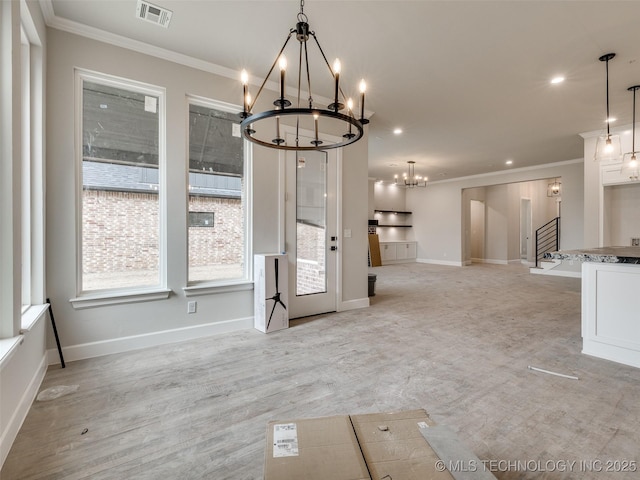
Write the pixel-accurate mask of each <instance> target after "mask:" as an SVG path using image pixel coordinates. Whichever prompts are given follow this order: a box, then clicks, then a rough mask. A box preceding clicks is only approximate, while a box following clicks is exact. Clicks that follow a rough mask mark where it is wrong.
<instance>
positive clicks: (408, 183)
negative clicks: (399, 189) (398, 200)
mask: <svg viewBox="0 0 640 480" xmlns="http://www.w3.org/2000/svg"><path fill="white" fill-rule="evenodd" d="M407 163H408V164H409V171H408V172H407V173H403V174H402V180H403V182H402V183H400V182H399V181H398V175H394V180H395V183H396V185H400V186H405V187H408V188H413V187H426V186H427V180H429V179H428V178H427V177H423V176H421V175H416V171H415V170H416V162H414V161H413V160H409V161H408V162H407Z"/></svg>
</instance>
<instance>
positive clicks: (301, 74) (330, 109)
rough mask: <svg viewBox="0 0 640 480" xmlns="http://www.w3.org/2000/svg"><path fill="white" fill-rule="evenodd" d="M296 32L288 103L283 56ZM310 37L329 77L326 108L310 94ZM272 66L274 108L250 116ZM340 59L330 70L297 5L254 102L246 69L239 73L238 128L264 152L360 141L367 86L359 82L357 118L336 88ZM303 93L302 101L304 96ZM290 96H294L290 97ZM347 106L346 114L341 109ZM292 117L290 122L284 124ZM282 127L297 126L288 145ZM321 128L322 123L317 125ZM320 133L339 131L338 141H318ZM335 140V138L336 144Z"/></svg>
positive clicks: (321, 139)
mask: <svg viewBox="0 0 640 480" xmlns="http://www.w3.org/2000/svg"><path fill="white" fill-rule="evenodd" d="M294 34H295V38H296V40H298V43H299V44H300V45H299V46H300V48H299V52H298V71H297V76H298V82H297V95H296V97H295V98H293V100H294V102H295V106H294V105H293V104H292V101H291V100H289V98H287V95H286V84H285V73H286V69H287V60H286V57H285V55H284V52H285V48H286V47H287V44H288V43H289V40H290V39H291V37H292V36H293V35H294ZM309 37H313V40H314V41H315V44H316V45H317V47H318V50H319V52H320V54H321V57H322V61H324V63H325V64H326V66H327V68H328V70H329V74H330V75H331V78H332V79H333V87H334V89H333V90H334V98H333V103H331V104H330V105H328V106H327V107H323V106H320V105H318V104H317V103H316V102H315V101H314V99H313V95H312V90H311V75H310V73H309V71H310V70H309V48H308V44H309V43H311V42H307V41H308V40H309ZM276 64H278V65H279V67H280V96H279V97H278V98H276V99H275V100H274V101H273V105H274V107H275V108H274V109H273V110H266V111H264V112H259V113H254V112H253V107H254V106H255V105H256V102H257V101H258V98H259V97H260V94H261V93H262V91H263V89H264V86H265V85H266V83H267V81H268V79H269V77H270V76H271V74H272V72H273V70H274V69H275V67H276ZM340 70H341V65H340V61H339V60H337V59H336V61H335V62H334V64H333V68H332V67H331V65H329V61H328V60H327V57H326V55H325V54H324V51H323V50H322V47H321V46H320V43H319V42H318V38H317V37H316V34H315V32H314V31H312V30H310V27H309V23H308V18H307V16H306V15H305V13H304V0H301V1H300V13H298V22H297V24H296V26H295V28H292V29H291V30H290V31H289V35H288V36H287V39H286V40H285V42H284V45H282V48H281V49H280V52H279V53H278V55H277V56H276V59H275V60H274V62H273V64H272V65H271V68H270V69H269V72H268V73H267V75H266V76H265V78H264V81H263V82H262V85H260V88H259V89H258V93H257V94H256V96H255V98H254V99H253V100H252V99H251V96H250V92H249V75H248V74H247V72H246V71H245V70H243V71H242V78H241V80H242V84H243V95H244V102H243V110H242V113H241V114H240V116H241V117H242V119H243V120H242V123H241V129H242V134H243V136H244V137H245V138H246V139H247V140H249V141H251V142H253V143H256V144H258V145H262V146H263V147H268V148H276V149H280V150H302V151H304V150H326V149H330V148H339V147H344V146H346V145H350V144H352V143H354V142H357V141H358V140H360V139H361V138H362V136H363V134H364V129H363V125H366V124H367V123H369V120H367V119H366V118H364V95H365V91H366V83H365V81H364V80H362V81H361V82H360V105H359V106H360V118H359V119H357V118H356V117H355V115H354V112H353V106H354V105H353V101H352V100H351V99H350V98H347V97H346V96H345V94H344V92H343V91H342V88H341V87H340ZM303 82H305V83H306V86H305V88H306V89H307V91H306V92H303ZM303 95H307V98H306V99H303V98H302V96H303ZM290 98H292V97H290ZM345 106H346V111H344V110H345ZM285 118H286V119H290V120H289V121H288V122H287V121H286V120H285ZM281 121H282V123H287V124H289V125H292V126H294V127H295V140H294V141H293V142H291V143H288V142H287V140H286V139H285V138H284V135H283V133H282V129H281ZM320 124H321V125H320ZM320 126H322V131H323V132H324V131H329V132H338V134H337V135H340V136H339V137H335V136H334V137H328V136H323V137H320V135H319V129H320ZM303 131H307V132H313V133H312V134H311V135H312V139H311V140H309V139H308V138H301V136H302V132H303ZM335 138H337V140H335Z"/></svg>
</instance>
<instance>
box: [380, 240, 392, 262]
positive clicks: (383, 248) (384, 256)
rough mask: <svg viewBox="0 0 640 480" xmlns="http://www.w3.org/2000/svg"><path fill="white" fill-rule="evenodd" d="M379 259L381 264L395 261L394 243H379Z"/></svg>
mask: <svg viewBox="0 0 640 480" xmlns="http://www.w3.org/2000/svg"><path fill="white" fill-rule="evenodd" d="M380 259H381V260H382V261H383V262H388V261H391V260H395V259H396V246H395V244H394V243H380Z"/></svg>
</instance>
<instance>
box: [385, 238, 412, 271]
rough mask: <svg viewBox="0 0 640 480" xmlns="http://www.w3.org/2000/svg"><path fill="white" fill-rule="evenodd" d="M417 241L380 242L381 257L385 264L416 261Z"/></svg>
mask: <svg viewBox="0 0 640 480" xmlns="http://www.w3.org/2000/svg"><path fill="white" fill-rule="evenodd" d="M416 256H417V247H416V242H380V259H381V260H382V264H383V265H390V264H392V263H409V262H415V260H416Z"/></svg>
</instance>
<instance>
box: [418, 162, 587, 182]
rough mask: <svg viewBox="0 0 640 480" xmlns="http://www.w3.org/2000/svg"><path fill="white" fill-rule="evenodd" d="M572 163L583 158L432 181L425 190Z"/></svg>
mask: <svg viewBox="0 0 640 480" xmlns="http://www.w3.org/2000/svg"><path fill="white" fill-rule="evenodd" d="M574 163H584V159H583V158H575V159H573V160H564V161H562V162H554V163H543V164H542V165H531V166H528V167H520V168H509V169H507V170H496V171H495V172H487V173H478V174H476V175H468V176H466V177H456V178H447V179H446V180H434V181H433V182H431V181H430V182H427V188H428V187H429V185H433V184H435V183H451V182H460V181H464V180H472V179H474V178H483V177H493V176H495V175H508V174H510V173H518V172H528V171H531V170H541V169H543V168H553V167H562V166H563V165H573V164H574Z"/></svg>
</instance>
